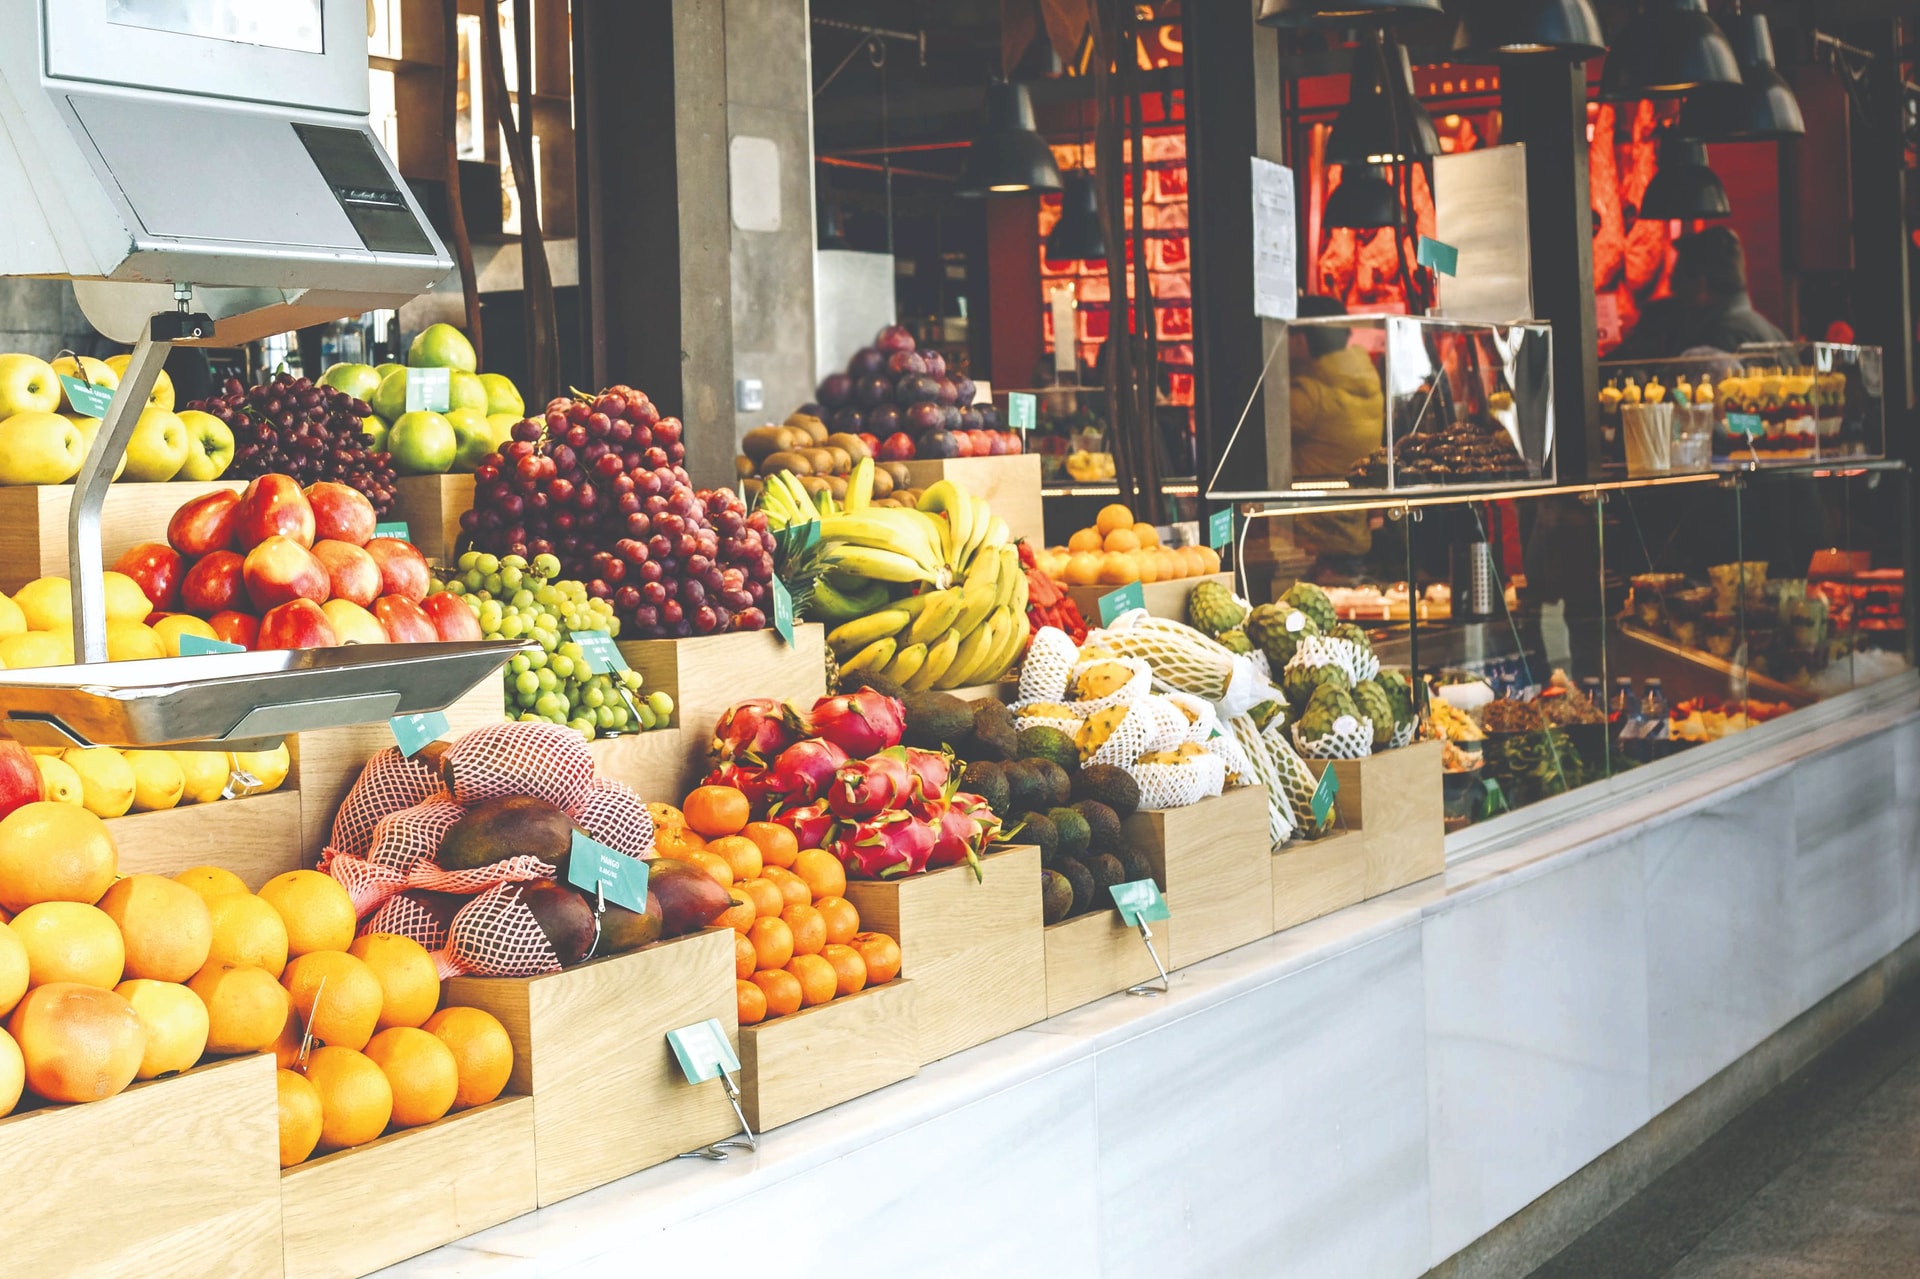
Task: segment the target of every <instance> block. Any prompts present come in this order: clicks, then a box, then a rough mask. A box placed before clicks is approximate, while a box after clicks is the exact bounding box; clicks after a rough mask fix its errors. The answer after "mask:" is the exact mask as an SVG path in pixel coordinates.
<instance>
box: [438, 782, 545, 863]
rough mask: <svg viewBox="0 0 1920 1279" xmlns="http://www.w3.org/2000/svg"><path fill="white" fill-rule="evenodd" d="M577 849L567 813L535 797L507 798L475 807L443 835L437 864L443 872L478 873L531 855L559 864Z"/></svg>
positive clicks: (484, 800) (512, 796)
mask: <svg viewBox="0 0 1920 1279" xmlns="http://www.w3.org/2000/svg"><path fill="white" fill-rule="evenodd" d="M572 847H573V819H572V818H571V817H568V816H567V815H566V813H564V812H563V811H561V810H560V809H559V808H557V807H555V806H554V805H552V804H549V803H547V801H546V800H544V799H535V798H533V797H532V796H531V795H503V796H501V797H499V798H497V799H483V800H481V801H480V802H479V803H477V804H474V805H472V806H470V807H469V808H468V809H467V812H466V815H465V816H464V817H462V818H461V819H460V820H459V821H457V822H455V823H454V824H453V825H451V826H449V827H448V828H447V833H446V834H445V835H443V836H441V837H440V849H439V851H438V852H437V853H435V854H434V859H433V860H434V862H435V863H436V864H437V865H438V866H439V867H440V869H442V870H477V869H478V868H480V867H482V866H491V865H493V863H495V862H498V861H505V860H506V859H507V858H509V857H518V856H522V855H524V854H528V853H531V854H532V855H533V856H535V857H538V858H539V859H540V860H541V861H543V862H548V863H550V864H552V865H556V866H557V865H559V864H560V859H561V858H563V857H565V856H566V855H567V853H568V851H569V850H571V849H572Z"/></svg>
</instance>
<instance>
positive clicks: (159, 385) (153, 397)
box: [107, 355, 173, 413]
mask: <svg viewBox="0 0 1920 1279" xmlns="http://www.w3.org/2000/svg"><path fill="white" fill-rule="evenodd" d="M131 363H133V356H131V355H109V356H108V357H107V367H108V368H110V369H112V370H113V376H114V379H115V380H114V385H115V386H119V385H120V382H119V379H121V378H123V377H125V376H126V375H127V365H129V364H131ZM147 407H148V408H153V409H165V410H167V412H169V413H171V412H173V379H172V378H170V377H168V376H167V371H166V370H165V369H161V370H160V374H159V376H157V377H155V378H154V379H153V389H152V390H151V391H148V392H147Z"/></svg>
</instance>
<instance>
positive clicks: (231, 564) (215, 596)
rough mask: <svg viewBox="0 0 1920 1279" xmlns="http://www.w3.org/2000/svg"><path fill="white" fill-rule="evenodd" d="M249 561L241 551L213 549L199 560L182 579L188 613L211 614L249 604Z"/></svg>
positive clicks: (181, 599) (183, 598)
mask: <svg viewBox="0 0 1920 1279" xmlns="http://www.w3.org/2000/svg"><path fill="white" fill-rule="evenodd" d="M245 564H246V561H245V560H243V559H242V558H241V557H240V554H239V552H237V551H226V550H221V551H211V552H209V553H207V554H206V555H203V556H201V557H200V558H199V559H198V560H197V561H195V563H194V565H193V567H192V568H190V569H188V570H187V575H186V576H185V577H184V578H182V579H181V580H180V603H181V604H182V605H184V606H185V607H186V609H187V611H188V612H190V613H197V614H198V615H200V616H201V617H211V616H213V614H215V613H218V612H220V611H221V610H223V609H230V608H245V607H246V606H247V592H246V582H245V581H244V580H243V579H242V577H241V569H242V567H243V566H244V565H245Z"/></svg>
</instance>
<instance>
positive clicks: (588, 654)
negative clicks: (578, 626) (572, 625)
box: [573, 631, 627, 675]
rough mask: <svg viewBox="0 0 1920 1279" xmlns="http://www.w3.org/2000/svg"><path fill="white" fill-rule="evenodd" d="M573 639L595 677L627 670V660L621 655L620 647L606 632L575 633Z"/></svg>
mask: <svg viewBox="0 0 1920 1279" xmlns="http://www.w3.org/2000/svg"><path fill="white" fill-rule="evenodd" d="M573 639H574V642H575V643H576V644H578V645H579V646H580V651H581V655H582V656H584V657H585V658H586V661H587V669H588V670H590V671H592V672H593V673H594V674H595V675H611V674H613V673H614V672H615V671H624V670H626V669H627V659H626V658H625V657H624V656H622V655H621V653H620V646H619V645H618V644H616V643H614V642H613V636H611V635H609V634H607V633H606V632H605V631H574V632H573Z"/></svg>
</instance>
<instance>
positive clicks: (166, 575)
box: [113, 542, 187, 613]
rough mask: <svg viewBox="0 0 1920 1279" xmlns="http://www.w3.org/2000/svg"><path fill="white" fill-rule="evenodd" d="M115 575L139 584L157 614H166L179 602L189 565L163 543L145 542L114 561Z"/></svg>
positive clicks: (129, 549) (178, 553)
mask: <svg viewBox="0 0 1920 1279" xmlns="http://www.w3.org/2000/svg"><path fill="white" fill-rule="evenodd" d="M113 571H114V572H116V573H125V574H126V575H127V576H128V577H130V578H132V579H133V580H134V581H136V582H138V583H140V589H141V590H142V591H144V592H146V596H147V599H148V601H149V602H150V603H152V605H153V607H154V611H155V612H158V613H165V612H169V611H171V610H172V609H173V608H175V607H176V606H177V605H178V604H179V602H180V579H181V578H183V577H185V576H186V575H187V562H186V561H185V560H184V559H182V558H181V557H180V552H178V551H176V550H174V549H173V548H172V547H171V546H168V545H166V544H165V543H163V542H142V543H140V545H138V546H133V547H129V548H128V549H127V551H126V553H125V554H123V555H122V556H121V557H120V558H119V559H117V560H115V561H114V562H113Z"/></svg>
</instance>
